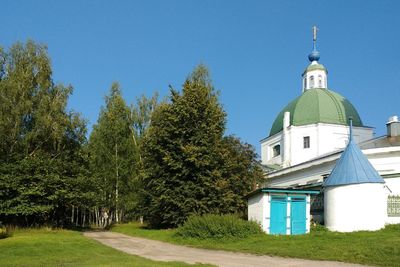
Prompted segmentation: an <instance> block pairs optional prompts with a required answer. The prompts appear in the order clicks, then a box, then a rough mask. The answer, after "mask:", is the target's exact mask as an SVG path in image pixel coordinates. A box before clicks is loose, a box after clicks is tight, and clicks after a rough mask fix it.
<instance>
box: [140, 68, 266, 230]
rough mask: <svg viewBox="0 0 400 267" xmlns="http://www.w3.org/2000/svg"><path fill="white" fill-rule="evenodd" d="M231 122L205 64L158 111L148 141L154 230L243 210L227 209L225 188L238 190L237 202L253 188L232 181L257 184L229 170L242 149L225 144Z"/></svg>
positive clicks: (148, 206) (148, 207) (147, 181)
mask: <svg viewBox="0 0 400 267" xmlns="http://www.w3.org/2000/svg"><path fill="white" fill-rule="evenodd" d="M225 122H226V114H225V112H224V111H223V109H222V107H221V105H220V103H219V102H218V95H217V92H216V91H215V90H214V88H213V86H212V83H211V80H210V77H209V74H208V70H207V68H206V67H205V66H203V65H200V66H198V67H197V68H196V69H195V70H194V71H193V73H192V74H191V75H190V76H189V77H188V78H187V80H186V81H185V83H184V85H183V89H182V92H181V93H180V92H178V91H176V90H173V89H172V90H171V95H170V103H164V104H162V105H160V106H159V107H158V108H157V109H156V110H155V112H154V113H153V117H152V123H151V125H150V128H149V130H148V133H147V135H146V136H145V139H144V143H143V161H144V178H143V179H144V189H145V193H146V197H145V204H144V207H145V214H146V216H147V220H149V222H150V224H151V225H152V226H153V227H171V226H177V225H179V224H182V223H183V222H184V221H185V219H186V218H187V217H188V216H189V215H191V214H195V213H197V214H203V213H226V212H232V211H235V210H237V209H238V208H239V207H240V205H241V204H240V205H239V204H236V203H238V201H231V202H230V204H231V203H234V204H235V206H234V207H232V208H228V209H223V207H221V201H223V199H222V198H223V197H224V196H225V195H226V193H227V191H226V192H225V191H224V190H225V189H227V188H228V189H229V190H230V191H229V192H232V194H233V195H232V196H230V197H231V198H235V197H236V198H241V199H242V197H243V194H245V193H247V192H249V191H250V190H251V188H249V186H248V184H247V183H246V186H242V185H241V186H240V189H243V190H240V189H238V190H233V189H232V188H231V187H232V186H231V185H229V183H230V180H229V178H230V177H236V178H237V179H239V181H238V182H239V183H240V181H242V182H243V181H246V179H248V180H249V181H251V182H254V179H252V178H251V177H249V176H252V175H253V174H254V173H250V172H247V171H246V170H248V169H249V168H245V170H243V169H240V168H239V169H240V170H241V175H243V176H240V177H239V176H237V175H236V176H232V171H235V170H234V168H231V167H230V166H228V165H229V164H228V163H229V161H228V158H229V155H230V153H233V154H234V153H236V154H241V152H242V151H241V150H240V149H238V146H237V144H236V143H235V142H233V141H231V139H228V140H227V141H224V138H223V134H224V131H225ZM233 143H235V146H233V145H232V144H233ZM239 147H240V146H239ZM240 148H241V147H240ZM249 155H250V154H249ZM250 156H251V157H253V156H254V155H253V154H251V155H250ZM236 158H238V156H236ZM250 161H251V164H253V163H254V161H253V159H251V160H250ZM251 168H253V165H252V167H251ZM251 168H250V169H251ZM254 168H255V169H256V170H257V171H258V170H259V169H257V167H256V166H254ZM257 171H256V172H257ZM257 173H258V172H257ZM224 183H228V185H227V186H223V184H224ZM239 202H240V201H239ZM223 203H226V202H223ZM238 206H239V207H238Z"/></svg>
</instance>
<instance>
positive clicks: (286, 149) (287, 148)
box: [282, 111, 291, 167]
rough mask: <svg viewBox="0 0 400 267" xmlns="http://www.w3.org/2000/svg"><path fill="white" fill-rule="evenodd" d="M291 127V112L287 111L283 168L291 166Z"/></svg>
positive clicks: (285, 115)
mask: <svg viewBox="0 0 400 267" xmlns="http://www.w3.org/2000/svg"><path fill="white" fill-rule="evenodd" d="M289 126H290V112H289V111H286V112H285V113H284V115H283V131H282V134H283V137H282V139H283V158H282V160H283V167H289V166H290V146H291V144H290V134H289Z"/></svg>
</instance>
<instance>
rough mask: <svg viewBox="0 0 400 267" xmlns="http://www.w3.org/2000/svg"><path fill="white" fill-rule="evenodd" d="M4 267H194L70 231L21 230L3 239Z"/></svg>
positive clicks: (0, 249)
mask: <svg viewBox="0 0 400 267" xmlns="http://www.w3.org/2000/svg"><path fill="white" fill-rule="evenodd" d="M0 266H29V267H31V266H32V267H34V266H118V267H119V266H122V267H123V266H193V265H187V264H184V263H177V262H172V263H166V262H155V261H151V260H147V259H144V258H141V257H137V256H133V255H128V254H126V253H123V252H120V251H117V250H115V249H112V248H109V247H107V246H104V245H102V244H100V243H98V242H97V241H94V240H91V239H89V238H86V237H84V236H83V235H82V233H80V232H77V231H69V230H51V229H44V228H43V229H17V230H15V231H14V233H13V236H12V237H9V238H6V239H1V240H0Z"/></svg>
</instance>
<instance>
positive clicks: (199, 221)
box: [176, 214, 262, 239]
mask: <svg viewBox="0 0 400 267" xmlns="http://www.w3.org/2000/svg"><path fill="white" fill-rule="evenodd" d="M261 233H262V231H261V228H260V226H259V225H258V224H257V223H256V222H252V221H251V222H250V221H245V220H242V219H240V218H238V216H235V215H213V214H208V215H202V216H198V215H196V216H191V217H189V218H188V220H187V221H186V222H185V223H184V225H183V226H181V227H179V228H178V230H177V233H176V235H178V236H180V237H184V238H200V239H206V238H244V237H247V236H250V235H253V234H261Z"/></svg>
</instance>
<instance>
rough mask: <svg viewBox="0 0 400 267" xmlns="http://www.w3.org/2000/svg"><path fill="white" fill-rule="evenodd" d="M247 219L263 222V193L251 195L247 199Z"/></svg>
mask: <svg viewBox="0 0 400 267" xmlns="http://www.w3.org/2000/svg"><path fill="white" fill-rule="evenodd" d="M247 207H248V210H247V219H248V220H249V221H255V222H258V223H259V224H260V225H262V224H263V218H264V214H263V194H262V193H259V194H257V195H254V196H252V197H250V198H249V199H248V200H247Z"/></svg>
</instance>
